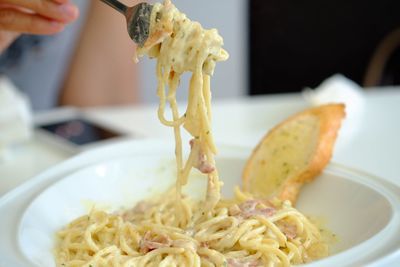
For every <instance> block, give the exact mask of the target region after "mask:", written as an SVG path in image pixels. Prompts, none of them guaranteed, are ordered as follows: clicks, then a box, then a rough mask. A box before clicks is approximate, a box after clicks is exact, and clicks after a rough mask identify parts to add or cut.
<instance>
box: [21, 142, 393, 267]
mask: <svg viewBox="0 0 400 267" xmlns="http://www.w3.org/2000/svg"><path fill="white" fill-rule="evenodd" d="M152 148H153V150H148V151H147V152H148V153H146V154H140V153H138V154H136V155H132V156H130V157H122V158H117V159H115V157H114V159H111V158H110V159H108V160H106V161H103V162H102V163H97V164H94V165H92V166H89V167H84V168H80V169H79V170H77V171H74V172H72V173H70V174H68V175H66V176H65V177H64V178H63V179H62V180H61V181H59V182H57V183H55V184H53V185H52V186H50V187H47V189H45V190H44V191H43V192H42V193H41V194H39V196H38V197H37V198H36V199H35V200H34V201H33V202H32V203H31V204H30V205H29V207H28V208H27V209H26V211H25V212H24V214H23V217H22V220H21V221H20V225H19V230H18V246H19V249H20V250H21V252H22V253H23V255H24V256H25V257H26V258H27V259H28V260H29V262H30V263H31V264H32V265H34V266H43V267H45V266H54V259H53V254H52V248H53V246H54V236H55V232H56V231H57V230H58V229H60V228H61V227H62V226H63V225H66V224H67V223H68V222H69V221H71V220H72V219H74V218H76V217H78V216H80V215H82V214H84V213H86V212H87V211H88V209H90V206H91V204H93V203H95V204H96V205H97V207H100V208H106V209H108V210H110V211H112V210H116V209H120V208H121V207H128V206H133V205H134V203H135V202H136V201H138V200H140V199H143V198H146V197H148V196H150V195H152V194H157V193H159V192H162V191H164V190H166V189H167V188H168V187H169V186H170V185H172V184H173V182H174V179H175V178H174V176H175V175H174V168H175V166H174V164H173V160H172V158H171V157H169V156H165V154H163V153H161V152H160V151H164V150H163V149H161V148H160V146H157V145H155V146H153V147H152ZM99 151H101V150H99ZM151 151H152V152H151ZM221 152H222V153H221V156H220V157H219V158H218V161H217V162H218V167H219V170H220V174H221V177H222V179H223V181H224V183H225V186H224V189H223V193H224V195H225V196H229V195H231V192H232V189H233V187H234V185H236V184H238V183H239V182H240V174H241V170H242V167H243V165H244V162H245V159H246V155H244V154H245V153H232V150H231V152H228V153H224V152H223V149H221ZM114 154H115V153H114ZM92 156H93V154H92ZM81 157H82V156H81ZM191 181H192V182H191V184H192V186H189V188H187V192H189V193H193V194H194V193H196V195H197V196H200V195H201V194H202V192H199V191H198V188H203V186H201V185H200V184H202V183H203V182H204V179H202V178H200V177H199V176H198V175H197V174H194V177H192V178H191ZM399 196H400V190H399V188H397V187H394V186H392V185H390V184H386V183H385V182H383V181H380V180H379V179H377V178H375V177H372V176H369V175H367V174H364V173H360V172H357V171H352V170H349V169H347V168H344V167H341V166H336V165H331V166H330V167H328V168H327V169H326V170H325V172H324V173H323V174H322V175H321V176H320V177H319V178H318V179H317V180H316V181H315V182H313V183H312V184H309V185H307V186H306V187H305V188H304V190H303V191H302V194H301V197H300V199H299V202H298V208H299V209H300V210H301V211H302V212H304V213H306V214H309V215H313V216H317V217H322V218H324V219H325V220H326V222H327V227H328V228H329V229H331V230H332V231H333V232H334V233H336V234H337V235H338V237H339V242H338V243H337V244H336V245H335V247H334V248H333V253H334V255H333V256H331V257H328V258H326V259H324V260H321V261H317V262H315V263H312V264H309V266H360V265H365V264H366V263H372V262H375V263H376V264H377V265H381V266H384V265H385V262H387V261H385V260H386V259H388V258H390V256H388V255H395V253H398V251H399V247H400V245H399V244H400V218H399V217H400V199H399Z"/></svg>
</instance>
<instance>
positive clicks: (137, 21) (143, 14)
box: [101, 0, 153, 46]
mask: <svg viewBox="0 0 400 267" xmlns="http://www.w3.org/2000/svg"><path fill="white" fill-rule="evenodd" d="M101 1H102V2H104V3H106V4H107V5H109V6H110V7H112V8H114V9H115V10H117V11H118V12H120V13H122V14H123V15H124V16H125V18H126V22H127V26H128V33H129V36H130V37H131V39H132V40H133V41H134V42H135V43H137V44H138V45H140V46H143V44H144V43H145V42H146V40H147V38H148V37H149V31H150V15H151V11H152V10H153V6H152V5H150V4H147V3H139V4H137V5H134V6H132V7H128V6H126V5H124V4H123V3H121V2H119V1H117V0H101Z"/></svg>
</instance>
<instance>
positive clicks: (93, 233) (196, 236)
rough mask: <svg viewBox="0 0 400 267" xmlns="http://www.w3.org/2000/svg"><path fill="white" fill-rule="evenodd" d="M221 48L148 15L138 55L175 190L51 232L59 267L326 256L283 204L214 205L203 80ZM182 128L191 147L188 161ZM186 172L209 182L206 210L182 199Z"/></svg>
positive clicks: (174, 17)
mask: <svg viewBox="0 0 400 267" xmlns="http://www.w3.org/2000/svg"><path fill="white" fill-rule="evenodd" d="M222 45H223V40H222V38H221V36H219V34H218V32H217V30H215V29H211V30H205V29H203V28H202V27H201V25H200V24H199V23H197V22H192V21H190V20H189V19H188V18H187V17H186V16H185V15H184V14H182V13H181V12H179V11H178V10H177V9H176V8H175V7H174V6H173V5H172V4H171V2H170V1H169V0H166V1H165V2H164V3H163V4H156V5H155V6H154V8H153V11H152V15H151V28H150V36H149V39H148V40H147V42H146V43H145V44H144V46H143V47H141V48H139V49H138V52H139V54H141V55H148V56H149V57H154V58H157V78H158V89H157V94H158V96H159V98H160V105H159V110H158V117H159V119H160V121H161V122H162V123H163V124H164V125H166V126H168V127H171V128H173V130H174V134H175V142H176V148H175V154H176V162H177V176H178V177H177V181H176V186H175V187H174V188H173V189H171V190H170V191H169V192H167V193H165V194H163V195H161V196H159V197H157V198H153V199H149V200H145V201H142V202H140V203H138V204H137V205H136V206H135V207H134V208H133V209H131V210H128V211H124V212H120V213H115V214H109V213H106V212H103V211H92V212H91V213H90V214H88V215H85V216H83V217H80V218H78V219H76V220H75V221H73V222H71V223H70V224H69V225H68V226H66V227H65V228H64V229H62V230H61V231H59V232H58V243H57V247H56V259H57V265H58V266H85V267H95V266H96V267H100V266H124V267H128V266H140V267H141V266H199V267H200V266H231V267H255V266H290V265H292V264H301V263H306V262H309V261H311V260H314V259H317V258H320V257H324V256H326V255H327V253H328V251H327V245H326V243H325V242H324V241H323V238H322V237H321V234H320V231H319V229H318V228H317V227H316V226H314V225H313V224H312V223H311V222H310V221H309V220H308V219H307V218H306V217H305V216H304V215H302V214H301V213H300V212H299V211H297V210H296V209H295V208H293V207H292V206H291V204H290V202H288V201H283V202H282V201H280V200H277V199H272V200H258V199H253V198H252V197H251V195H249V194H247V193H244V192H241V191H240V190H239V189H236V191H235V198H234V199H221V197H220V186H221V182H220V181H219V178H218V172H217V169H216V167H215V160H214V155H215V154H216V152H217V150H216V147H215V144H214V141H213V138H212V129H211V104H210V103H211V92H210V76H211V75H212V74H213V71H214V67H215V63H216V62H217V61H223V60H226V59H227V58H228V54H227V52H226V51H225V50H223V49H222ZM185 72H191V73H192V77H191V80H190V86H189V99H188V104H187V109H186V112H185V113H184V114H179V111H178V107H177V101H176V97H175V94H176V90H177V88H178V86H179V82H180V76H181V75H182V74H183V73H185ZM167 104H168V105H169V106H170V108H171V111H172V119H168V118H167V117H166V116H165V109H166V106H167ZM182 127H183V128H184V129H185V130H186V131H188V132H189V133H190V135H191V136H192V137H193V138H192V139H191V140H190V142H189V143H190V144H189V145H190V147H191V150H190V154H189V156H188V157H187V160H186V161H184V158H183V155H182V146H183V144H182V139H181V132H180V130H181V128H182ZM192 168H197V169H198V170H199V171H200V172H202V173H204V174H205V175H207V177H208V182H207V184H208V185H207V193H206V197H205V199H204V200H203V201H194V200H192V199H190V198H189V197H188V196H185V195H183V194H182V193H181V188H182V186H184V185H185V184H186V183H187V182H188V175H189V173H190V171H191V169H192Z"/></svg>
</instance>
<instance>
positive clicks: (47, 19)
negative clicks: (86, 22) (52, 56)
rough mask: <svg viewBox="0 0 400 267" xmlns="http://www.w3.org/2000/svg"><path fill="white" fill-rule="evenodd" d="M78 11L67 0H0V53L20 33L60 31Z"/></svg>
mask: <svg viewBox="0 0 400 267" xmlns="http://www.w3.org/2000/svg"><path fill="white" fill-rule="evenodd" d="M78 13H79V12H78V8H77V7H76V6H75V5H73V4H71V3H70V1H69V0H0V53H1V52H2V51H3V50H4V49H5V48H6V47H8V45H9V44H11V43H12V42H13V41H14V40H15V39H16V38H17V37H18V36H19V35H20V34H21V33H29V34H55V33H58V32H60V31H62V30H63V29H64V27H65V25H66V24H68V23H70V22H72V21H74V20H75V19H76V18H77V17H78Z"/></svg>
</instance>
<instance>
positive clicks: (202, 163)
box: [196, 154, 215, 174]
mask: <svg viewBox="0 0 400 267" xmlns="http://www.w3.org/2000/svg"><path fill="white" fill-rule="evenodd" d="M196 169H198V170H199V171H201V172H202V173H206V174H208V173H212V172H213V171H214V170H215V167H214V166H213V165H211V164H210V163H209V162H208V161H207V157H206V155H205V154H200V155H199V161H198V163H197V164H196Z"/></svg>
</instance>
